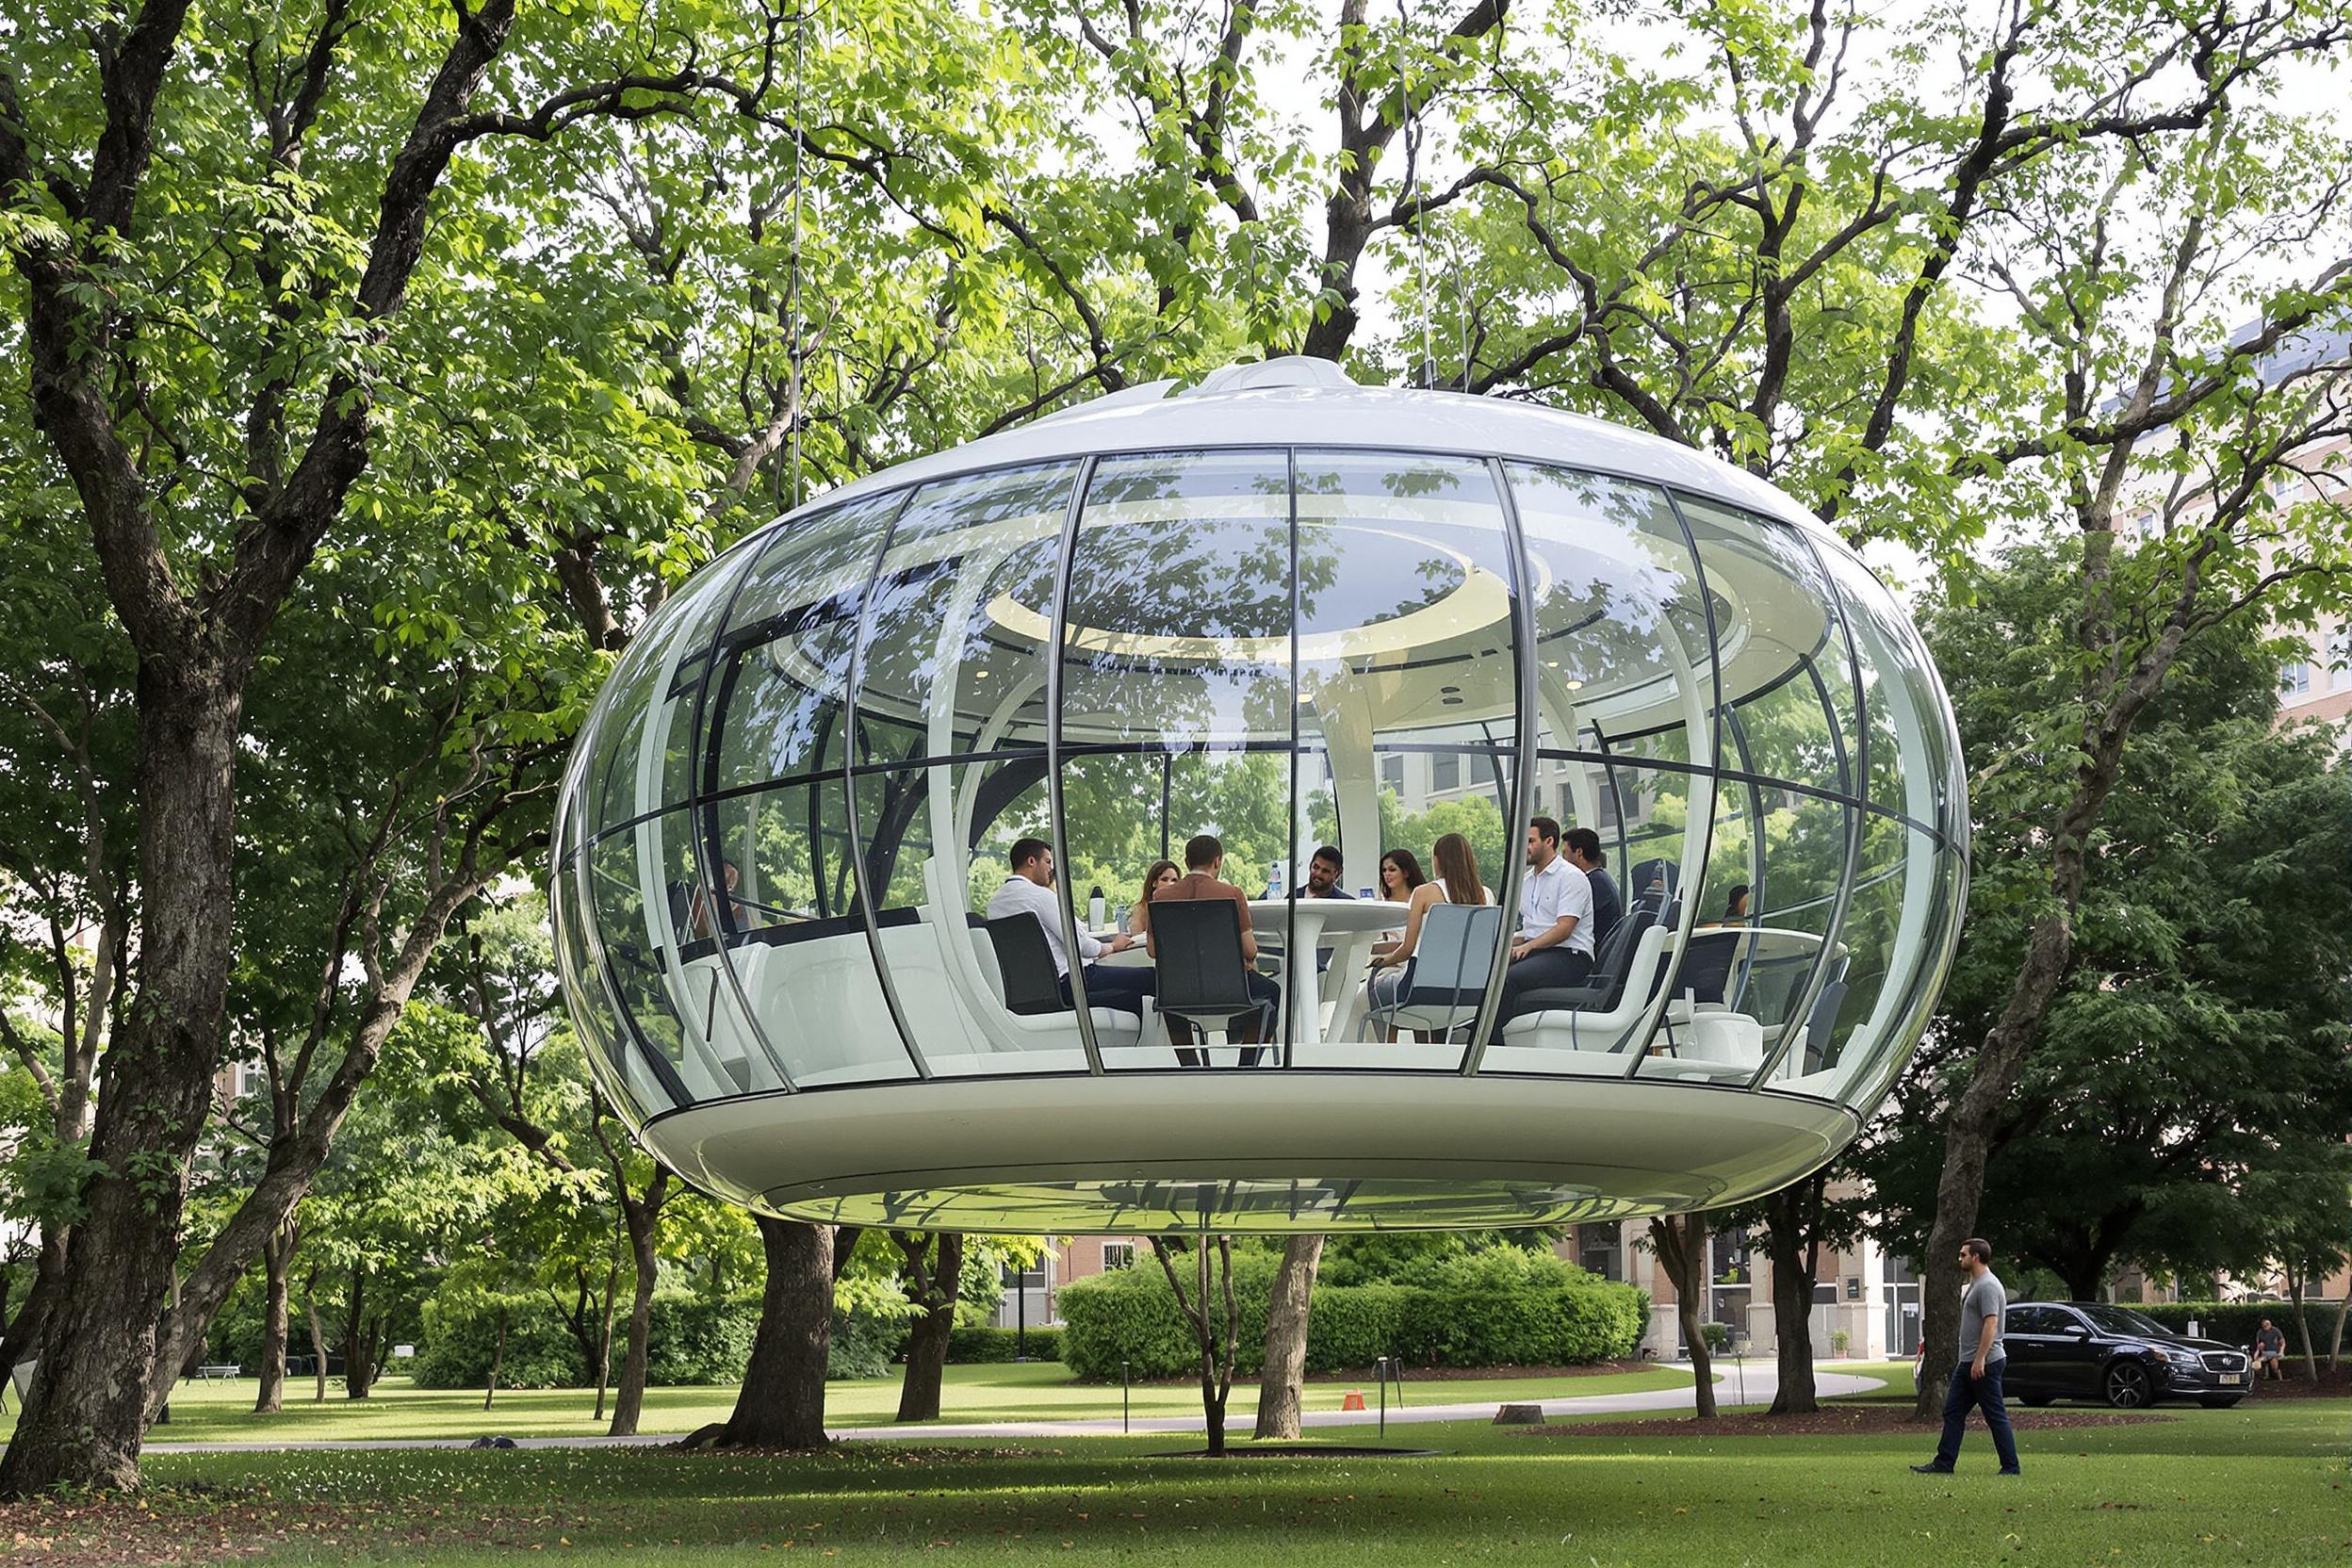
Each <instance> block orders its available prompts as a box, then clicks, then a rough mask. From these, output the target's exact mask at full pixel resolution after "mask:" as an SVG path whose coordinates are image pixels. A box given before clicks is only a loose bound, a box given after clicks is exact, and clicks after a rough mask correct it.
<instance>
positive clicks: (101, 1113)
mask: <svg viewBox="0 0 2352 1568" xmlns="http://www.w3.org/2000/svg"><path fill="white" fill-rule="evenodd" d="M43 379H44V378H43V377H42V376H41V375H38V374H37V375H36V376H35V378H34V380H35V382H36V383H37V384H38V383H40V382H41V381H42V380H43ZM40 390H41V388H39V387H38V386H37V392H38V391H40ZM182 654H183V656H182V657H181V658H178V659H168V658H156V657H154V656H153V655H152V654H151V653H148V652H142V654H141V657H140V659H139V681H138V704H139V764H138V788H139V890H140V897H141V899H142V901H143V902H142V905H141V908H140V916H139V947H138V951H139V990H138V994H137V996H135V997H134V998H132V1000H131V1005H129V1006H128V1007H127V1008H126V1009H125V1011H124V1014H123V1018H122V1028H121V1029H120V1030H118V1031H117V1032H116V1034H115V1036H114V1037H113V1039H112V1040H111V1041H110V1042H109V1044H108V1047H107V1050H106V1054H105V1056H104V1057H102V1058H101V1062H100V1075H101V1079H102V1088H101V1092H100V1094H99V1097H98V1115H97V1119H96V1122H95V1124H94V1126H93V1128H92V1130H91V1133H90V1161H91V1164H92V1169H93V1171H94V1174H93V1175H92V1176H91V1178H90V1182H89V1184H88V1185H87V1186H86V1187H85V1188H84V1190H83V1193H82V1205H83V1207H82V1213H81V1215H80V1217H78V1218H77V1219H76V1220H75V1221H74V1224H73V1232H72V1233H71V1235H70V1236H69V1237H68V1240H67V1243H66V1266H65V1279H66V1280H67V1281H68V1282H70V1283H71V1288H70V1289H68V1290H66V1291H64V1292H62V1293H61V1294H60V1296H59V1297H58V1299H57V1301H56V1303H55V1304H54V1305H53V1306H52V1307H51V1309H50V1313H49V1322H48V1328H47V1334H46V1339H45V1341H44V1343H43V1346H42V1349H41V1362H40V1365H39V1368H38V1370H37V1371H36V1372H35V1374H34V1379H33V1386H32V1390H31V1393H30V1395H29V1397H27V1398H26V1400H25V1402H24V1413H23V1414H22V1416H21V1417H20V1418H19V1420H18V1422H17V1427H16V1432H15V1435H14V1437H13V1438H11V1439H10V1441H9V1443H8V1455H7V1457H6V1458H5V1459H0V1497H31V1496H37V1495H41V1494H42V1493H45V1492H48V1491H50V1490H51V1489H53V1488H56V1487H59V1486H68V1487H71V1486H93V1487H98V1488H101V1489H106V1490H127V1489H129V1488H132V1487H136V1486H137V1485H138V1484H139V1440H140V1438H141V1436H142V1435H143V1434H144V1432H145V1430H146V1428H147V1421H148V1416H149V1413H150V1407H149V1397H150V1395H151V1394H152V1393H153V1392H154V1391H155V1378H156V1377H157V1376H158V1375H159V1374H160V1375H165V1376H168V1375H169V1373H168V1369H166V1368H161V1367H159V1366H158V1364H157V1362H156V1352H157V1350H158V1349H160V1348H161V1346H160V1345H159V1344H158V1334H157V1330H158V1328H159V1327H160V1325H161V1322H162V1317H163V1311H164V1297H165V1293H166V1291H167V1289H168V1288H169V1286H170V1284H171V1282H172V1277H173V1272H174V1264H175V1262H176V1260H177V1259H178V1256H179V1248H178V1246H177V1238H178V1236H179V1233H180V1225H181V1218H182V1216H183V1214H184V1212H185V1210H186V1208H187V1202H188V1184H187V1177H186V1172H187V1170H188V1162H189V1161H190V1160H191V1159H192V1158H193V1157H194V1155H195V1152H196V1142H197V1139H198V1138H199V1137H200V1136H201V1135H203V1133H204V1120H205V1118H206V1117H207V1116H208V1115H209V1114H210V1112H211V1109H212V1066H213V1063H214V1062H215V1061H216V1060H217V1059H218V1057H219V1054H220V1041H221V1016H222V1011H223V1006H224V1002H225V997H226V993H227V988H228V976H229V956H230V948H229V931H230V921H229V919H228V911H229V908H230V907H231V885H230V882H231V877H230V873H231V867H232V864H233V861H234V858H235V844H236V833H235V821H236V790H235V787H234V784H233V781H232V772H233V764H234V759H235V756H236V743H237V725H238V717H239V714H240V712H241V711H242V702H241V700H240V693H239V691H238V683H239V682H241V678H242V673H241V672H238V673H237V675H234V676H233V675H232V674H231V673H230V672H229V671H228V670H226V669H223V668H221V666H220V664H219V663H218V662H216V659H217V650H216V649H214V648H213V647H212V646H211V645H208V644H205V645H198V646H191V647H187V648H184V649H183V650H182Z"/></svg>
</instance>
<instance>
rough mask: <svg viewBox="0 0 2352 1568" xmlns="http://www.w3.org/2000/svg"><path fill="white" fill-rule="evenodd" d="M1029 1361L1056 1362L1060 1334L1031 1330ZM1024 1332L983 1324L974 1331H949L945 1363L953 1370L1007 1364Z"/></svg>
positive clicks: (1048, 1329)
mask: <svg viewBox="0 0 2352 1568" xmlns="http://www.w3.org/2000/svg"><path fill="white" fill-rule="evenodd" d="M1022 1332H1023V1331H1021V1330H1018V1329H999V1328H995V1327H993V1326H990V1325H987V1324H983V1325H981V1326H979V1327H977V1328H971V1329H951V1330H949V1331H948V1335H947V1359H948V1363H949V1364H950V1365H954V1366H979V1365H984V1364H989V1363H993V1362H1009V1361H1011V1360H1012V1359H1013V1358H1014V1356H1015V1355H1016V1354H1017V1353H1018V1352H1019V1350H1020V1348H1021V1334H1022ZM1026 1332H1027V1334H1028V1339H1029V1359H1030V1360H1031V1361H1055V1360H1058V1359H1060V1357H1061V1353H1062V1331H1061V1330H1059V1329H1053V1328H1046V1329H1030V1330H1027V1331H1026Z"/></svg>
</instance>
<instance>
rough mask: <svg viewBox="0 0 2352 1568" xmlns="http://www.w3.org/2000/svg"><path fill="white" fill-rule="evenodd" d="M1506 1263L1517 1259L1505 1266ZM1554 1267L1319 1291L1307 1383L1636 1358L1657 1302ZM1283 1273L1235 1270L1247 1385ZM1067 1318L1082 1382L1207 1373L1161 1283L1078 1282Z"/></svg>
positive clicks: (1439, 1272)
mask: <svg viewBox="0 0 2352 1568" xmlns="http://www.w3.org/2000/svg"><path fill="white" fill-rule="evenodd" d="M1502 1253H1509V1254H1514V1255H1511V1256H1501V1257H1497V1256H1494V1255H1492V1254H1502ZM1545 1260H1546V1255H1545V1254H1543V1253H1534V1252H1527V1251H1525V1250H1521V1249H1515V1248H1511V1249H1504V1248H1497V1249H1491V1250H1488V1252H1485V1253H1466V1254H1461V1255H1458V1256H1451V1257H1446V1258H1441V1259H1434V1260H1429V1261H1428V1262H1427V1263H1426V1264H1425V1265H1419V1266H1416V1267H1415V1270H1414V1274H1415V1279H1416V1282H1414V1283H1407V1284H1362V1285H1317V1286H1316V1287H1315V1299H1314V1303H1313V1315H1312V1316H1311V1318H1310V1319H1309V1330H1308V1334H1307V1370H1308V1371H1310V1372H1329V1371H1332V1370H1335V1369H1337V1368H1341V1367H1355V1366H1369V1365H1371V1364H1372V1363H1373V1362H1374V1361H1375V1360H1377V1359H1378V1358H1379V1357H1381V1356H1385V1355H1393V1356H1396V1357H1397V1358H1399V1359H1400V1360H1402V1361H1403V1362H1405V1363H1406V1364H1408V1365H1417V1366H1502V1365H1573V1364H1582V1363H1590V1362H1596V1361H1608V1360H1613V1359H1615V1358H1616V1357H1619V1356H1625V1355H1630V1354H1631V1353H1632V1352H1633V1349H1634V1347H1635V1346H1637V1345H1639V1344H1640V1343H1641V1339H1642V1330H1643V1329H1644V1328H1645V1327H1646V1326H1647V1324H1648V1321H1649V1302H1648V1299H1647V1298H1646V1297H1644V1296H1643V1294H1642V1292H1641V1291H1638V1290H1635V1289H1633V1288H1631V1287H1630V1286H1627V1285H1621V1284H1611V1283H1609V1282H1606V1281H1603V1280H1600V1279H1597V1278H1595V1277H1594V1276H1593V1275H1591V1274H1589V1273H1586V1272H1585V1271H1584V1270H1582V1269H1580V1268H1577V1267H1576V1266H1575V1265H1573V1264H1569V1263H1567V1262H1565V1261H1564V1260H1560V1259H1556V1258H1554V1259H1549V1260H1548V1261H1545ZM1277 1266H1278V1260H1275V1259H1272V1258H1263V1259H1261V1258H1240V1257H1237V1258H1235V1259H1234V1266H1233V1296H1234V1305H1235V1308H1236V1315H1238V1317H1239V1319H1240V1323H1239V1338H1240V1343H1239V1347H1238V1349H1237V1353H1236V1355H1235V1357H1234V1366H1235V1370H1236V1371H1237V1372H1238V1373H1242V1374H1249V1375H1254V1374H1255V1372H1256V1370H1257V1367H1258V1364H1259V1362H1260V1360H1261V1358H1262V1356H1263V1354H1264V1351H1265V1340H1266V1300H1267V1298H1268V1296H1269V1295H1270V1293H1271V1288H1272V1283H1273V1276H1274V1271H1275V1268H1276V1267H1277ZM1418 1281H1427V1283H1423V1282H1418ZM1186 1283H1187V1284H1188V1285H1189V1283H1190V1280H1189V1279H1187V1280H1186ZM1213 1296H1214V1293H1213ZM1061 1310H1062V1317H1063V1320H1064V1325H1065V1327H1064V1330H1063V1334H1062V1360H1063V1361H1064V1362H1065V1363H1066V1364H1068V1365H1069V1366H1070V1370H1071V1371H1072V1372H1073V1373H1075V1374H1076V1375H1077V1376H1079V1377H1081V1378H1087V1379H1093V1380H1105V1381H1107V1380H1114V1379H1116V1378H1118V1376H1119V1363H1120V1362H1121V1361H1125V1362H1128V1363H1129V1364H1131V1367H1132V1370H1133V1373H1134V1375H1135V1376H1136V1377H1139V1378H1167V1377H1178V1376H1181V1375H1183V1374H1184V1373H1187V1372H1190V1371H1192V1370H1193V1369H1195V1368H1196V1367H1197V1366H1198V1365H1199V1364H1200V1350H1199V1348H1198V1347H1197V1346H1196V1344H1195V1343H1194V1340H1193V1337H1192V1330H1191V1326H1190V1325H1189V1324H1188V1323H1187V1322H1186V1321H1185V1320H1184V1315H1183V1314H1182V1313H1181V1312H1180V1311H1179V1310H1178V1308H1177V1305H1176V1300H1175V1298H1174V1297H1173V1295H1171V1294H1170V1293H1169V1291H1168V1282H1167V1280H1166V1279H1165V1278H1163V1277H1162V1276H1161V1275H1160V1274H1159V1273H1157V1272H1156V1271H1147V1270H1144V1269H1141V1268H1131V1269H1120V1270H1118V1271H1116V1272H1113V1273H1110V1274H1103V1275H1099V1276H1097V1277H1095V1278H1093V1279H1088V1280H1081V1281H1078V1282H1074V1283H1072V1284H1070V1285H1068V1286H1065V1287H1064V1288H1063V1290H1062V1293H1061ZM1222 1317H1223V1302H1222V1300H1221V1299H1212V1301H1211V1320H1212V1321H1213V1322H1217V1324H1218V1325H1219V1327H1220V1328H1221V1327H1222V1321H1221V1320H1222Z"/></svg>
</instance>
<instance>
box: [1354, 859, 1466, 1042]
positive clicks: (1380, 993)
mask: <svg viewBox="0 0 2352 1568" xmlns="http://www.w3.org/2000/svg"><path fill="white" fill-rule="evenodd" d="M1392 853H1393V854H1396V855H1399V856H1403V857H1404V858H1406V859H1408V860H1410V859H1411V858H1412V857H1411V856H1410V855H1409V854H1407V853H1406V852H1405V851H1403V850H1396V851H1393V852H1392ZM1429 858H1431V859H1432V860H1434V861H1436V862H1437V875H1436V877H1435V878H1434V879H1433V880H1431V881H1427V882H1424V883H1422V884H1421V885H1420V886H1419V887H1417V888H1415V889H1414V890H1413V896H1412V900H1411V902H1409V903H1408V904H1407V905H1406V907H1405V929H1404V934H1403V935H1402V936H1400V937H1398V938H1397V939H1396V940H1395V941H1393V942H1380V943H1378V944H1376V945H1375V946H1374V947H1373V949H1372V978H1371V981H1370V986H1371V990H1372V1005H1373V1006H1375V1007H1394V1006H1395V1005H1397V998H1398V997H1400V996H1402V995H1403V994H1404V989H1405V966H1406V965H1407V963H1408V962H1410V961H1411V959H1412V957H1413V946H1414V944H1415V943H1417V942H1419V941H1420V939H1421V920H1422V917H1423V916H1424V915H1427V914H1428V913H1429V910H1430V909H1431V908H1432V907H1435V906H1437V905H1440V904H1486V903H1491V902H1492V898H1491V895H1489V893H1488V892H1487V890H1486V884H1485V883H1483V882H1481V881H1479V880H1478V856H1477V854H1476V853H1474V852H1473V851H1472V850H1471V848H1470V841H1469V840H1467V839H1465V838H1463V837H1462V835H1461V834H1459V833H1447V834H1446V835H1444V836H1443V837H1441V838H1440V839H1439V840H1438V841H1437V842H1436V843H1434V844H1432V845H1430V846H1429ZM1419 869H1420V868H1419V867H1418V866H1415V867H1414V870H1416V871H1418V870H1419ZM1381 871H1382V874H1386V871H1387V861H1386V859H1383V860H1382V861H1381ZM1383 1037H1384V1038H1387V1039H1392V1040H1393V1039H1395V1038H1396V1035H1395V1033H1394V1032H1393V1031H1383ZM1413 1037H1414V1038H1415V1039H1422V1040H1426V1039H1428V1038H1429V1035H1428V1033H1427V1031H1424V1030H1419V1029H1416V1030H1414V1031H1413Z"/></svg>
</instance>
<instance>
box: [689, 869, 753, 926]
mask: <svg viewBox="0 0 2352 1568" xmlns="http://www.w3.org/2000/svg"><path fill="white" fill-rule="evenodd" d="M719 869H720V874H721V875H722V876H723V877H724V878H725V879H726V882H727V899H726V915H725V920H726V927H725V928H726V929H727V930H728V931H740V930H742V929H743V927H744V926H745V925H746V924H748V923H749V922H748V921H747V920H746V919H745V916H746V915H747V914H748V913H749V910H748V908H747V907H746V906H745V905H744V903H743V900H742V899H740V898H737V897H736V896H735V886H736V884H737V883H739V882H741V881H742V880H743V873H742V872H741V871H738V870H737V869H736V866H735V862H734V861H732V860H721V861H720V862H719ZM719 903H720V901H719V900H717V899H715V898H712V897H711V889H710V886H709V884H707V883H706V884H704V885H703V886H701V887H698V888H696V889H695V890H694V902H693V904H692V905H690V906H689V907H688V908H687V914H686V929H687V931H688V932H689V934H690V935H692V936H693V938H694V939H695V940H697V941H706V940H708V939H711V938H712V937H716V936H718V935H719V934H720V930H721V927H720V918H721V917H720V913H719Z"/></svg>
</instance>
